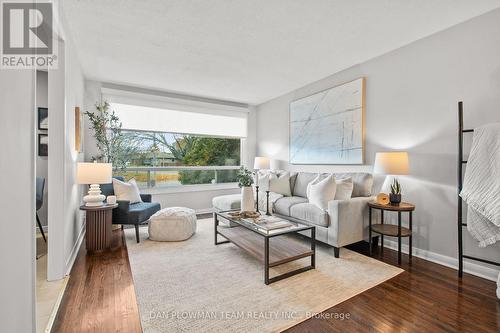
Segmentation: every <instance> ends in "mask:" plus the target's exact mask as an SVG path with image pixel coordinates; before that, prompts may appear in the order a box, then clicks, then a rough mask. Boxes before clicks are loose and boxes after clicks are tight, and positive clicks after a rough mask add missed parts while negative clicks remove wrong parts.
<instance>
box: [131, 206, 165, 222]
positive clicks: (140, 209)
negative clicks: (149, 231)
mask: <svg viewBox="0 0 500 333" xmlns="http://www.w3.org/2000/svg"><path fill="white" fill-rule="evenodd" d="M159 210H160V204H159V203H156V202H153V203H152V202H137V203H134V204H130V208H129V211H128V222H127V223H128V224H140V223H142V222H144V221H147V220H149V218H150V217H151V215H153V214H154V213H156V212H157V211H159Z"/></svg>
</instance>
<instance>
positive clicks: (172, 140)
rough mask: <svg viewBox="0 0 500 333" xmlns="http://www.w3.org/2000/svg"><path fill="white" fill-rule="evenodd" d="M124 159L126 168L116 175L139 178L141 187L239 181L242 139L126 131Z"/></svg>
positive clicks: (117, 171) (118, 171) (116, 171)
mask: <svg viewBox="0 0 500 333" xmlns="http://www.w3.org/2000/svg"><path fill="white" fill-rule="evenodd" d="M123 134H124V137H125V141H126V144H125V146H126V147H127V149H125V150H124V151H123V152H122V155H123V156H120V158H121V159H122V160H123V161H124V164H125V165H126V168H125V169H123V170H115V175H116V176H123V177H124V178H125V179H127V180H128V179H131V178H135V180H136V181H137V183H138V185H139V186H140V187H143V188H144V187H173V186H179V185H197V184H221V183H233V182H236V172H237V169H238V167H239V165H240V146H241V144H240V139H235V138H218V137H208V136H196V135H186V134H174V133H160V132H141V131H130V130H124V131H123Z"/></svg>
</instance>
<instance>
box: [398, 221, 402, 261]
mask: <svg viewBox="0 0 500 333" xmlns="http://www.w3.org/2000/svg"><path fill="white" fill-rule="evenodd" d="M398 265H401V212H398Z"/></svg>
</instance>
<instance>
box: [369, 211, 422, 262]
mask: <svg viewBox="0 0 500 333" xmlns="http://www.w3.org/2000/svg"><path fill="white" fill-rule="evenodd" d="M368 209H369V211H368V215H369V223H370V225H369V228H368V230H369V231H368V233H369V235H368V242H369V244H370V250H369V251H370V256H371V254H372V232H375V233H377V234H380V241H381V242H380V245H381V248H380V251H381V252H383V250H384V236H390V237H397V238H398V265H401V237H408V241H409V244H408V255H409V258H410V261H411V248H412V222H413V221H412V218H413V216H412V213H413V211H414V210H415V205H412V204H411V203H408V202H401V203H400V204H399V205H391V204H387V205H383V204H379V203H378V202H375V201H373V202H369V203H368ZM372 209H378V210H380V224H372ZM384 211H390V212H397V213H398V225H395V224H384ZM404 212H408V228H405V227H403V226H401V214H402V213H404Z"/></svg>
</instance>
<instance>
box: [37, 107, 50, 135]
mask: <svg viewBox="0 0 500 333" xmlns="http://www.w3.org/2000/svg"><path fill="white" fill-rule="evenodd" d="M38 129H39V130H48V129H49V109H47V108H38Z"/></svg>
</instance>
